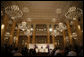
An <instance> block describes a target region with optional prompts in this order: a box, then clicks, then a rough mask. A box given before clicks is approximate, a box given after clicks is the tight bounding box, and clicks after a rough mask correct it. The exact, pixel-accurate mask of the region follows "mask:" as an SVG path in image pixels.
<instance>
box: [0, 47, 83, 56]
mask: <svg viewBox="0 0 84 57" xmlns="http://www.w3.org/2000/svg"><path fill="white" fill-rule="evenodd" d="M1 56H83V47H82V46H80V47H79V46H75V47H74V48H72V46H68V47H66V48H65V49H61V48H60V47H56V48H54V49H53V50H52V51H50V50H49V51H48V53H40V52H38V53H36V50H35V49H27V48H26V47H24V48H21V49H18V48H13V47H12V45H11V46H7V45H4V47H2V48H1Z"/></svg>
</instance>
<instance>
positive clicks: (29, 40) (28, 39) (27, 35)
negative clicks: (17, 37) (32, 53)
mask: <svg viewBox="0 0 84 57" xmlns="http://www.w3.org/2000/svg"><path fill="white" fill-rule="evenodd" d="M28 26H29V32H28V35H27V37H28V48H29V43H30V29H31V25H30V24H29V25H28Z"/></svg>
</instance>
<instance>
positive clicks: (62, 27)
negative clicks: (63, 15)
mask: <svg viewBox="0 0 84 57" xmlns="http://www.w3.org/2000/svg"><path fill="white" fill-rule="evenodd" d="M56 29H57V30H58V31H60V32H62V31H63V30H66V29H67V28H66V25H65V24H63V23H59V24H58V26H57V27H56Z"/></svg>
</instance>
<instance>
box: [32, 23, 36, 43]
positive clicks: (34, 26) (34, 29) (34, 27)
mask: <svg viewBox="0 0 84 57" xmlns="http://www.w3.org/2000/svg"><path fill="white" fill-rule="evenodd" d="M35 32H36V25H35V24H33V40H32V44H35Z"/></svg>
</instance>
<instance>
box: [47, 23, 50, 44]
mask: <svg viewBox="0 0 84 57" xmlns="http://www.w3.org/2000/svg"><path fill="white" fill-rule="evenodd" d="M47 33H48V34H47V43H48V44H49V43H50V32H49V24H47Z"/></svg>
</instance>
